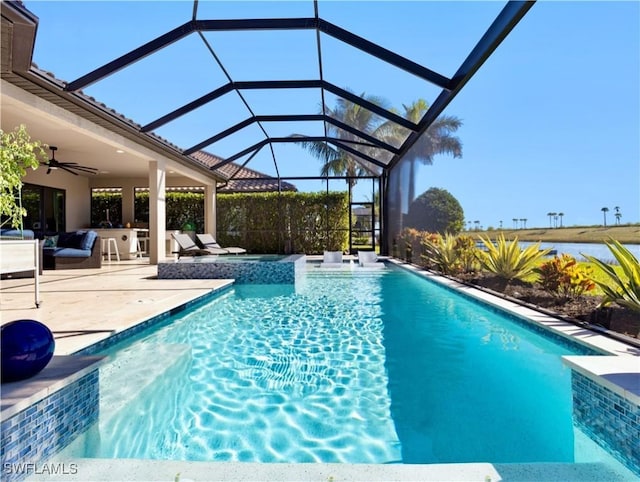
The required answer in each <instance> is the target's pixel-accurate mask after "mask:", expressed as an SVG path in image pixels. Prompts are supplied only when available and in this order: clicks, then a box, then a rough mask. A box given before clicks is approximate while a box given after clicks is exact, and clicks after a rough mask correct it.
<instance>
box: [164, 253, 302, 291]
mask: <svg viewBox="0 0 640 482" xmlns="http://www.w3.org/2000/svg"><path fill="white" fill-rule="evenodd" d="M305 264H306V257H305V255H291V256H287V257H286V258H283V259H278V260H274V261H270V260H259V261H258V260H253V259H247V260H246V261H243V260H236V259H235V258H234V259H233V260H231V261H225V260H224V259H220V260H213V261H211V262H206V263H204V262H201V261H199V260H195V261H193V262H188V261H184V262H178V263H175V262H174V263H159V264H158V279H233V280H235V283H236V284H295V282H296V278H297V276H298V275H299V273H300V272H301V271H302V266H304V265H305Z"/></svg>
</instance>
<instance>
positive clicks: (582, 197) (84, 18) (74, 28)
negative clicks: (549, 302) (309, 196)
mask: <svg viewBox="0 0 640 482" xmlns="http://www.w3.org/2000/svg"><path fill="white" fill-rule="evenodd" d="M25 5H26V6H27V8H29V9H30V10H31V11H32V12H33V13H35V15H36V16H38V18H39V19H40V23H39V26H38V33H37V38H36V46H35V49H34V62H36V64H37V65H38V66H39V67H40V68H42V69H44V70H48V71H51V72H52V73H53V74H54V75H55V76H56V77H57V78H59V79H62V80H65V81H72V80H75V79H76V78H78V77H80V76H82V75H84V74H86V73H88V72H90V71H91V70H93V69H95V68H97V67H99V66H100V65H102V64H105V63H107V62H109V61H111V60H113V59H115V58H117V57H118V56H120V55H122V54H124V53H126V52H128V51H130V50H132V49H133V48H136V47H138V46H140V45H142V44H144V43H145V42H148V41H149V40H152V39H154V38H155V37H157V36H159V35H161V34H163V33H165V32H167V31H169V30H171V29H173V28H175V27H177V26H178V25H181V24H182V23H184V22H186V21H187V20H189V19H190V18H191V15H192V12H193V3H192V2H190V1H186V0H184V1H176V2H168V1H162V2H157V1H155V2H154V1H140V2H116V1H109V2H106V1H103V2H101V1H89V2H81V1H65V2H55V1H46V2H45V1H29V0H26V1H25ZM503 6H504V2H497V1H496V2H480V1H474V2H459V1H448V2H428V1H424V2H420V1H412V2H383V1H375V2H371V1H361V2H337V1H320V3H319V12H320V16H321V17H322V18H324V19H325V20H328V21H330V22H332V23H335V24H337V25H339V26H341V27H342V28H345V29H348V30H351V31H352V32H354V33H356V34H358V35H360V36H362V37H365V38H367V39H368V40H370V41H372V42H375V43H377V44H378V45H381V46H383V47H385V48H388V49H390V50H393V51H395V52H397V53H399V54H401V55H403V56H405V57H407V58H409V59H411V60H413V61H415V62H417V63H420V64H422V65H424V66H426V67H428V68H430V69H432V70H435V71H436V72H439V73H441V74H443V75H446V76H448V77H451V76H452V75H453V73H454V72H455V71H456V70H457V68H458V67H459V66H460V64H461V63H462V61H463V60H464V58H465V57H466V55H467V54H468V53H469V52H470V50H471V49H472V48H473V46H474V45H475V43H476V42H477V41H478V40H479V38H480V36H481V35H482V33H483V32H484V31H485V30H486V29H487V28H488V26H489V25H490V23H491V21H492V20H493V19H494V18H495V16H496V15H497V14H498V13H499V11H500V10H501V9H502V7H503ZM287 16H288V17H312V16H313V2H310V1H304V2H295V1H282V2H266V1H264V2H242V1H235V2H213V1H200V2H199V4H198V18H199V19H217V18H265V17H287ZM203 36H204V38H205V39H206V40H207V42H208V43H209V45H210V46H211V47H212V48H213V49H214V51H215V53H216V56H217V57H218V59H220V60H221V61H222V63H223V65H224V67H225V69H226V70H224V71H223V70H222V69H221V68H219V66H218V65H217V63H216V61H215V58H214V57H213V56H212V55H211V53H210V52H209V51H208V50H207V49H206V47H205V43H204V42H203V41H202V39H201V38H199V37H198V36H197V35H192V36H189V37H187V38H186V39H183V40H181V41H179V42H176V43H175V44H172V45H171V46H170V47H168V48H166V49H164V50H163V51H161V52H159V53H156V54H154V55H151V56H148V57H146V58H145V59H143V60H142V61H140V62H138V63H136V64H134V65H132V66H130V67H128V68H126V69H123V70H121V71H119V72H118V73H116V74H114V75H113V76H111V77H108V78H107V79H105V80H102V81H100V82H98V83H96V84H93V85H91V86H89V87H87V88H85V89H84V92H85V93H87V94H88V95H91V96H93V97H95V98H96V99H97V100H99V101H101V102H103V103H105V104H106V105H107V106H109V107H111V108H113V109H115V110H116V111H118V112H120V113H122V114H124V115H126V116H127V117H129V118H131V119H133V120H134V121H136V122H138V123H140V124H143V125H144V124H145V123H147V122H149V121H151V120H154V119H155V118H157V117H159V116H161V115H163V114H166V113H167V112H170V111H171V110H173V109H175V108H176V107H178V106H180V105H182V104H185V103H186V102H189V101H191V100H193V99H195V98H197V97H199V96H200V95H203V94H204V93H206V92H209V91H210V90H213V89H214V88H216V87H219V86H220V85H222V84H224V83H226V81H227V77H226V76H227V75H228V76H229V77H230V78H232V79H233V80H235V81H239V80H264V79H307V78H317V77H318V67H317V60H316V58H315V57H314V56H313V55H311V54H315V53H316V43H315V41H316V38H315V33H314V32H313V31H304V32H287V33H286V34H283V33H279V32H270V33H269V34H266V33H264V32H251V33H246V32H243V33H242V34H240V33H238V32H224V33H218V32H217V33H212V32H207V33H204V34H203ZM321 42H322V49H323V59H322V61H323V76H324V78H325V79H326V80H329V81H330V82H332V83H334V84H336V85H338V86H340V87H342V88H347V89H349V90H352V91H353V92H355V93H357V94H361V93H366V94H367V95H375V96H379V97H382V98H383V99H384V100H385V102H386V103H387V105H388V106H389V107H394V108H396V109H398V110H401V109H402V105H403V104H410V103H412V102H413V101H415V100H417V99H418V98H424V99H425V100H427V102H432V101H433V100H435V98H436V97H437V95H438V93H439V89H438V88H437V87H435V86H434V85H432V84H429V83H427V82H425V81H423V80H421V79H417V78H415V77H413V76H412V75H410V74H407V73H405V72H403V71H399V70H398V69H395V68H393V67H390V66H389V65H387V64H385V63H384V62H381V61H379V60H377V59H374V58H369V57H368V56H367V55H366V54H363V53H362V52H358V51H356V50H355V49H353V48H351V47H349V46H346V45H345V44H341V43H340V42H339V41H337V40H335V39H333V38H332V37H329V36H326V35H323V36H322V38H321ZM244 96H245V99H244V100H245V101H247V103H248V104H249V105H250V106H251V108H252V110H253V111H254V113H255V114H257V115H261V114H285V113H311V112H318V111H319V108H320V107H319V106H320V95H319V91H317V90H313V91H312V90H303V91H293V90H287V91H285V90H283V91H266V92H263V91H244ZM326 101H327V103H328V104H329V105H330V106H332V105H334V103H335V96H333V95H327V99H326ZM444 114H446V115H451V116H456V117H458V118H459V119H461V120H462V123H463V125H462V127H461V128H460V129H459V130H458V131H457V133H456V135H457V136H458V137H459V138H460V140H461V142H462V145H463V155H462V158H459V159H454V158H452V157H450V156H438V157H436V158H435V162H434V164H433V165H429V166H421V167H420V169H419V171H418V179H417V183H416V192H417V193H422V192H424V191H426V190H427V189H429V188H430V187H438V188H441V189H446V190H447V191H449V192H450V193H451V194H452V195H453V196H454V197H456V199H458V201H459V202H460V204H461V205H462V208H463V210H464V213H465V218H466V219H467V220H469V221H474V222H475V221H479V224H480V226H482V227H484V228H488V227H490V226H491V227H499V226H500V225H501V224H502V225H503V226H504V227H513V225H514V223H513V221H512V220H513V219H514V218H516V219H527V221H526V225H527V227H548V226H549V224H550V219H549V216H548V215H547V213H549V212H561V213H564V216H563V224H564V225H566V226H574V225H598V224H602V223H603V217H604V214H603V212H602V208H603V207H607V208H608V209H609V213H608V214H607V222H608V224H613V223H614V222H615V218H614V216H613V214H614V208H615V207H619V209H620V213H621V214H622V217H621V222H622V223H637V222H640V2H638V1H625V2H611V1H606V2H578V1H572V2H558V1H545V0H541V1H538V2H536V4H535V5H534V6H533V7H532V8H531V10H529V12H528V13H527V15H525V17H524V19H523V20H522V21H521V22H520V23H519V24H518V25H517V26H516V27H515V29H514V30H513V31H512V32H511V34H510V35H509V36H508V37H507V38H506V39H505V40H504V41H503V42H502V44H501V45H500V46H499V47H498V49H497V50H496V51H495V52H494V53H493V55H492V56H491V57H490V58H489V59H488V60H487V61H486V62H485V64H484V65H483V66H482V67H481V68H480V70H479V71H478V72H477V73H476V74H475V75H474V77H473V78H472V79H471V80H470V81H469V82H468V83H467V85H466V86H465V87H464V88H463V89H462V91H461V92H460V93H459V94H458V96H457V97H456V98H455V99H454V100H453V101H452V102H451V103H450V104H449V106H448V107H447V109H446V110H445V112H444ZM248 116H249V113H248V111H247V108H246V106H245V105H244V103H243V101H242V99H240V98H239V97H238V96H237V95H230V96H225V97H224V98H222V99H219V100H217V101H215V102H213V103H211V104H208V105H207V106H204V107H203V108H201V109H198V111H196V112H194V113H191V114H189V115H187V116H184V117H183V118H181V119H179V120H177V121H174V122H172V123H171V124H169V125H166V126H163V127H161V128H160V129H158V130H157V131H156V133H157V134H158V135H160V136H162V137H164V138H166V139H167V140H169V141H171V142H172V143H174V144H176V145H178V146H179V147H182V148H188V147H190V146H192V145H194V144H196V143H198V142H200V141H202V140H204V139H206V138H208V137H210V136H211V135H213V134H214V133H216V132H219V131H221V130H223V129H225V128H227V127H230V126H232V125H233V124H235V123H237V122H240V121H242V120H244V119H246V118H247V117H248ZM264 127H265V129H266V130H267V131H268V133H269V135H271V136H287V135H290V134H292V133H301V134H308V135H321V134H322V125H321V124H320V123H304V124H290V123H282V124H275V123H268V124H265V125H264ZM263 137H264V135H263V134H262V132H261V131H260V128H259V127H258V126H257V125H253V126H251V127H250V128H248V129H243V130H242V131H240V132H239V133H236V134H234V135H233V136H230V137H229V138H226V139H224V140H223V141H220V142H218V143H216V144H214V145H211V146H208V147H206V148H205V150H207V151H208V152H211V153H213V154H217V155H219V156H221V157H228V156H231V155H233V154H235V153H236V152H238V151H240V150H242V149H244V148H246V147H248V146H250V145H252V144H254V143H256V142H258V141H259V140H261V139H262V138H263ZM273 150H274V153H275V156H276V159H277V165H278V172H279V174H280V175H281V176H284V177H287V176H314V175H319V172H320V167H321V163H320V161H318V160H317V159H315V158H313V157H311V156H310V155H309V154H308V153H307V152H306V151H304V150H303V149H302V148H301V147H299V146H296V145H293V144H286V145H284V144H280V145H276V146H274V149H273ZM244 159H246V157H245V158H244ZM248 167H250V168H253V169H256V170H258V171H261V172H264V173H266V174H268V175H276V174H277V172H276V169H275V167H274V163H273V158H272V155H271V151H270V150H269V149H268V148H267V149H263V150H262V151H261V152H260V153H259V154H258V155H256V156H255V158H254V159H253V160H252V161H251V163H250V164H248ZM294 184H296V185H298V187H300V188H301V189H303V190H306V189H311V190H315V189H316V188H318V189H319V188H320V187H319V184H318V183H311V182H307V183H305V182H294ZM367 192H368V191H367ZM362 196H363V200H367V198H368V197H370V196H368V195H367V193H364V194H362ZM520 225H521V223H520Z"/></svg>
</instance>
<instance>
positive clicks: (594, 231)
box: [464, 224, 640, 244]
mask: <svg viewBox="0 0 640 482" xmlns="http://www.w3.org/2000/svg"><path fill="white" fill-rule="evenodd" d="M500 233H502V234H504V237H505V238H506V239H513V238H515V237H517V238H518V240H519V241H534V242H535V241H555V242H556V243H604V242H605V241H607V240H608V239H609V238H613V239H615V240H617V241H619V242H621V243H623V244H625V243H631V244H640V224H631V225H623V226H606V227H605V226H582V227H569V228H535V229H501V230H500V229H496V230H493V231H465V232H464V234H468V235H470V236H474V237H476V236H478V235H481V236H483V237H486V236H488V237H490V238H492V239H495V238H496V237H497V236H498V235H499V234H500Z"/></svg>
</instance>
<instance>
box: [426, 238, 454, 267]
mask: <svg viewBox="0 0 640 482" xmlns="http://www.w3.org/2000/svg"><path fill="white" fill-rule="evenodd" d="M422 249H423V251H424V253H425V254H423V255H422V257H423V258H424V259H425V261H426V265H427V266H433V267H434V268H435V269H437V270H438V271H440V272H441V273H443V274H455V273H457V272H459V271H460V260H459V259H458V252H457V250H456V237H455V235H453V234H449V233H447V234H445V236H444V237H441V236H438V237H436V238H433V239H425V240H423V241H422Z"/></svg>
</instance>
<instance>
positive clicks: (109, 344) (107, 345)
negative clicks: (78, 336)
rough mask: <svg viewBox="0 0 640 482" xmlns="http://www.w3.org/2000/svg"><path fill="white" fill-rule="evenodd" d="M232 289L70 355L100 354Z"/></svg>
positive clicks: (194, 301) (218, 290)
mask: <svg viewBox="0 0 640 482" xmlns="http://www.w3.org/2000/svg"><path fill="white" fill-rule="evenodd" d="M232 288H233V284H230V285H227V286H223V287H221V288H217V289H215V290H213V291H210V292H209V293H205V294H204V295H202V296H199V297H197V298H194V299H193V300H190V301H187V302H186V303H183V304H181V305H178V306H176V307H175V308H172V309H171V310H169V311H165V312H164V313H161V314H159V315H156V316H154V317H151V318H149V319H147V320H145V321H143V322H141V323H138V324H137V325H134V326H132V327H130V328H127V329H126V330H123V331H121V332H120V333H116V334H115V335H112V336H110V337H109V338H105V339H104V340H101V341H99V342H97V343H94V344H93V345H89V346H87V347H85V348H82V349H81V350H78V351H76V352H74V353H72V354H73V355H95V354H97V353H100V352H102V351H104V350H106V349H107V348H111V347H112V346H114V345H116V344H118V343H120V342H121V341H124V340H129V339H130V338H131V337H133V336H135V335H138V334H140V333H142V332H143V331H145V330H146V329H148V328H150V327H152V326H156V325H158V324H160V323H163V322H168V321H170V320H171V319H172V318H173V317H174V316H176V315H178V314H180V313H182V312H183V311H185V310H187V309H191V308H196V307H198V306H200V305H203V304H205V303H207V302H209V301H210V300H211V299H213V298H215V297H217V296H219V295H222V294H223V293H225V292H226V291H230V290H231V289H232Z"/></svg>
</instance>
